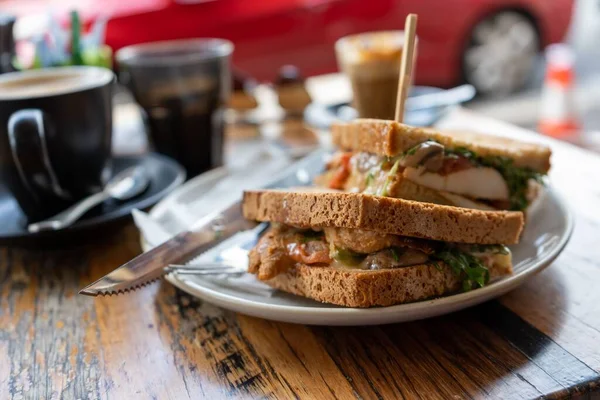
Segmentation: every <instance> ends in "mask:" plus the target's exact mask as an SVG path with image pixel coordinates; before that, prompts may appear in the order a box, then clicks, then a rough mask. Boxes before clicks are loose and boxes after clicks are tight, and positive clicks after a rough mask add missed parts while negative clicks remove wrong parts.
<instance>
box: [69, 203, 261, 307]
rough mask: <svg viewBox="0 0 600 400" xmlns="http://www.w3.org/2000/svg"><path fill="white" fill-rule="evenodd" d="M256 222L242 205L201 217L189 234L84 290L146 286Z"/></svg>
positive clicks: (111, 290) (92, 293)
mask: <svg viewBox="0 0 600 400" xmlns="http://www.w3.org/2000/svg"><path fill="white" fill-rule="evenodd" d="M255 226H256V223H255V222H251V221H247V220H245V219H244V218H243V216H242V209H241V203H240V202H239V201H238V202H235V203H234V204H232V205H231V206H229V207H227V208H226V209H224V210H222V211H220V212H216V213H213V214H210V215H208V216H206V217H204V218H202V219H201V220H200V221H198V223H196V224H195V226H194V227H193V228H192V229H190V230H189V231H186V232H182V233H180V234H178V235H176V236H174V237H173V238H171V239H169V240H167V241H166V242H164V243H163V244H161V245H159V246H157V247H155V248H153V249H152V250H149V251H147V252H146V253H143V254H140V255H139V256H137V257H136V258H134V259H133V260H131V261H129V262H127V263H125V264H123V265H122V266H120V267H119V268H117V269H115V270H114V271H112V272H111V273H109V274H108V275H106V276H104V277H103V278H101V279H99V280H97V281H96V282H94V283H92V284H91V285H89V286H86V287H85V288H83V289H82V290H81V291H80V292H79V293H80V294H84V295H88V296H98V295H110V294H118V293H123V292H127V291H129V290H132V289H137V288H138V287H141V286H144V285H146V284H148V283H150V282H153V281H155V280H156V279H158V278H160V277H162V276H163V275H164V274H165V267H166V266H168V265H169V264H176V263H184V262H186V261H188V260H191V259H192V258H194V257H196V256H198V255H199V254H201V253H204V252H205V251H207V250H208V249H210V248H211V247H213V246H215V245H217V244H219V243H221V242H222V241H224V240H225V239H227V238H229V237H230V236H232V235H233V234H235V233H236V232H239V231H241V230H246V229H251V228H253V227H255Z"/></svg>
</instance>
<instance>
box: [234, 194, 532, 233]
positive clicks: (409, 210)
mask: <svg viewBox="0 0 600 400" xmlns="http://www.w3.org/2000/svg"><path fill="white" fill-rule="evenodd" d="M242 208H243V214H244V217H245V218H248V219H251V220H256V221H268V222H280V223H283V224H286V225H292V226H298V227H307V228H308V227H312V228H320V227H327V226H332V227H339V228H350V229H364V230H371V231H378V232H382V233H389V234H394V235H402V236H412V237H418V238H425V239H432V240H440V241H444V242H458V243H476V244H514V243H517V242H518V241H519V235H520V233H521V230H522V228H523V213H521V212H514V211H481V210H471V209H466V208H459V207H452V206H444V205H438V204H431V203H421V202H417V201H410V200H404V199H395V198H390V197H380V196H372V195H368V194H362V193H334V192H331V193H327V192H299V191H293V192H291V191H284V190H262V191H245V192H244V199H243V203H242Z"/></svg>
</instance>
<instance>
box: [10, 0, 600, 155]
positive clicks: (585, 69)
mask: <svg viewBox="0 0 600 400" xmlns="http://www.w3.org/2000/svg"><path fill="white" fill-rule="evenodd" d="M72 10H77V12H78V23H79V24H80V25H81V30H82V37H83V41H84V44H85V42H86V41H87V42H89V43H95V44H98V43H100V42H101V43H102V44H103V45H101V46H100V47H97V48H96V50H94V52H92V53H91V54H90V53H87V54H86V53H85V52H84V58H85V60H86V63H91V64H94V63H96V64H100V65H105V66H113V65H114V63H113V62H112V57H113V55H114V53H115V52H116V51H117V50H119V49H120V48H122V47H124V46H128V45H131V44H137V43H145V42H153V41H160V40H171V39H181V38H193V37H219V38H224V39H228V40H230V41H232V42H233V43H234V45H235V52H234V54H233V66H234V75H235V76H236V78H237V79H236V83H237V85H236V88H238V89H239V88H243V87H246V88H247V87H248V82H253V84H261V83H275V84H277V83H278V82H279V83H282V82H285V81H286V79H287V80H290V79H291V80H301V79H303V78H305V77H313V76H321V75H323V74H330V73H335V72H337V71H338V65H337V63H336V58H335V53H334V51H333V48H334V44H335V42H336V40H337V39H339V38H341V37H343V36H346V35H350V34H354V33H359V32H366V31H374V30H389V29H402V27H403V23H404V17H405V16H406V15H407V14H408V13H409V12H414V13H417V14H418V15H419V27H418V37H419V45H418V52H417V54H418V56H417V64H416V68H415V74H416V76H415V84H416V85H425V86H435V87H441V88H450V87H453V86H457V85H459V84H461V83H465V82H466V83H470V84H471V85H473V86H474V87H475V88H476V89H477V92H478V95H477V97H476V98H475V99H474V100H472V101H470V102H469V103H468V104H467V105H466V107H468V108H472V109H474V110H477V111H478V112H481V113H483V114H486V115H490V116H493V117H495V118H499V119H502V120H505V121H509V122H512V123H515V124H518V125H521V126H524V127H527V128H532V129H536V128H538V127H540V118H541V117H543V114H544V111H543V110H540V107H543V106H544V101H543V100H542V99H543V97H544V96H543V94H544V90H543V88H544V86H545V83H547V82H548V79H549V78H548V74H547V68H546V60H547V58H548V57H545V56H544V50H545V49H546V48H547V46H549V45H550V44H552V43H565V44H567V46H564V48H563V49H561V50H562V51H559V52H558V53H559V54H558V56H557V59H558V61H556V63H558V65H559V68H560V67H561V65H562V64H565V65H566V68H567V69H569V70H570V71H572V73H573V77H574V78H573V79H569V81H568V82H567V83H566V85H565V92H568V96H566V97H565V99H566V100H564V101H563V102H568V103H569V104H568V105H567V106H566V107H567V108H569V110H570V111H569V112H568V113H569V119H570V121H571V122H574V125H573V126H571V129H569V132H568V133H561V132H558V133H556V132H550V134H552V135H553V136H557V137H560V138H563V139H566V140H570V141H572V142H575V143H577V144H584V145H585V146H586V147H590V148H594V147H595V141H596V138H597V136H598V135H597V134H595V131H597V130H600V117H597V116H596V115H597V114H598V113H597V112H596V111H597V108H599V107H600V101H599V100H600V99H598V98H596V97H599V96H600V94H599V93H600V90H597V87H598V88H600V47H599V46H597V44H596V40H597V38H598V37H600V0H553V1H548V0H451V1H436V0H371V1H363V0H261V1H247V0H138V1H122V0H0V12H2V13H3V14H5V15H12V16H14V17H16V22H15V24H14V28H13V34H14V40H15V42H16V59H17V60H18V62H17V64H18V65H19V66H20V67H21V68H30V67H36V66H37V67H39V66H45V65H44V64H49V63H52V62H53V61H52V56H49V55H48V53H51V47H52V46H53V45H54V44H55V43H54V44H53V43H51V42H52V40H54V41H56V39H52V40H51V41H48V40H46V39H47V37H48V34H49V32H50V33H51V32H53V31H54V32H55V33H54V35H53V37H54V38H55V37H57V36H60V35H57V34H56V30H57V26H59V27H61V28H62V29H69V27H70V26H71V25H72V23H73V18H72V16H71V15H70V11H72ZM5 18H6V16H5ZM44 38H46V39H44ZM49 48H50V49H49ZM54 61H55V62H56V57H55V60H54ZM58 61H60V57H58ZM286 65H290V66H293V68H288V69H287V72H286V71H284V70H282V67H283V66H286ZM563 66H564V65H563ZM333 81H335V84H333V83H332V86H331V88H332V89H329V90H322V85H321V84H320V85H318V86H321V88H320V89H321V90H319V87H317V89H316V90H312V91H311V90H310V86H311V85H307V86H308V87H309V92H310V94H311V95H312V96H313V97H314V95H315V92H319V93H316V95H320V96H325V97H326V96H327V94H329V95H331V96H332V97H333V98H332V99H329V100H328V99H325V98H320V99H318V100H319V101H321V102H325V103H326V102H328V101H330V102H340V101H349V100H348V99H344V97H345V96H347V95H346V94H345V93H346V92H347V91H348V85H347V83H345V82H343V77H342V82H341V83H340V81H339V80H336V79H334V78H333V77H332V79H330V80H329V81H328V82H329V83H331V82H333ZM319 82H320V83H322V82H323V81H322V80H321V81H319ZM312 86H313V87H314V86H315V85H314V84H313V85H312ZM323 93H325V95H323ZM314 100H315V99H314V98H313V101H314ZM546 103H556V101H554V102H553V101H551V100H550V101H546ZM559 106H560V105H559ZM548 107H549V108H548ZM548 107H546V111H545V113H546V114H548V113H551V114H552V113H553V111H551V110H552V105H550V106H548ZM554 107H557V106H556V105H554ZM562 107H563V108H564V107H565V105H564V104H563V105H562ZM548 110H550V111H548ZM574 130H575V131H577V132H576V134H574V133H573V131H574Z"/></svg>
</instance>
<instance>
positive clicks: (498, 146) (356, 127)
mask: <svg viewBox="0 0 600 400" xmlns="http://www.w3.org/2000/svg"><path fill="white" fill-rule="evenodd" d="M331 136H332V140H333V143H334V144H335V145H337V146H338V147H340V148H341V149H343V150H351V151H364V152H368V153H374V154H379V155H382V156H388V157H393V156H395V155H398V154H401V153H403V152H405V151H407V150H409V149H410V148H412V147H414V146H416V145H418V144H419V143H422V142H424V141H426V140H429V139H432V140H435V141H437V142H439V143H441V144H442V145H444V146H446V147H447V148H450V149H453V148H457V147H466V148H468V149H469V150H471V151H473V152H475V153H476V154H477V155H479V156H482V157H485V156H504V157H508V158H510V159H512V160H513V162H514V165H515V166H517V167H527V168H531V169H532V170H534V171H537V172H540V173H546V172H548V170H549V169H550V154H551V151H550V149H549V148H548V147H546V146H541V145H537V144H532V143H525V142H520V141H517V140H512V139H507V138H502V137H498V136H491V135H485V134H481V133H474V132H461V131H456V132H454V131H453V132H440V131H437V130H434V129H429V128H415V127H412V126H408V125H404V124H401V123H399V122H396V121H388V120H380V119H356V120H354V121H353V122H350V123H338V124H334V125H333V126H332V128H331Z"/></svg>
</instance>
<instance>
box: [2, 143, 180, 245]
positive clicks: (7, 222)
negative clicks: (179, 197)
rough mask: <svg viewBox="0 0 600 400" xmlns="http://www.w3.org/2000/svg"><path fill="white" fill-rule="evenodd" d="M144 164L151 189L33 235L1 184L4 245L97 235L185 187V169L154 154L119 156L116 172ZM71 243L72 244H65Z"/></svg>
mask: <svg viewBox="0 0 600 400" xmlns="http://www.w3.org/2000/svg"><path fill="white" fill-rule="evenodd" d="M134 165H142V166H143V167H144V169H145V170H146V172H147V173H148V176H149V177H150V185H149V186H148V189H146V191H144V192H143V193H142V194H140V195H139V196H137V197H134V198H133V199H130V200H128V201H118V200H115V199H109V200H107V201H105V202H104V203H102V204H100V205H99V206H97V207H95V208H94V209H92V210H90V211H89V212H88V213H87V214H85V215H84V216H83V217H82V218H81V219H80V220H79V221H77V222H76V223H75V224H73V225H71V226H69V227H67V228H65V229H61V230H57V231H46V232H39V233H29V231H27V220H26V217H25V215H23V212H22V211H21V208H20V207H19V205H18V203H17V202H16V200H15V199H14V197H13V196H12V194H11V193H10V192H9V191H8V190H7V189H6V187H5V186H4V185H3V184H1V183H0V244H19V245H26V244H43V243H44V242H45V243H52V244H61V245H62V244H63V242H65V241H66V240H67V239H71V238H83V237H84V236H85V235H83V234H84V233H87V232H92V231H93V232H94V233H96V230H97V229H98V228H100V227H107V226H108V225H113V224H114V223H115V222H117V221H121V220H124V219H126V218H128V217H129V216H130V214H131V210H132V209H134V208H138V209H145V208H148V207H150V206H152V205H154V204H156V203H157V202H158V201H159V200H160V199H162V198H163V197H165V196H166V195H167V194H168V193H170V192H171V191H173V189H175V188H176V187H177V186H179V185H181V184H182V183H183V181H184V180H185V170H184V169H183V167H181V166H180V165H179V164H178V163H177V162H175V161H174V160H172V159H170V158H168V157H165V156H162V155H159V154H156V153H150V154H145V155H141V156H133V157H115V158H114V159H113V170H114V171H113V173H114V174H117V173H119V172H120V171H123V170H124V169H126V168H128V167H131V166H134ZM64 244H65V245H66V244H69V243H68V242H65V243H64Z"/></svg>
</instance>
